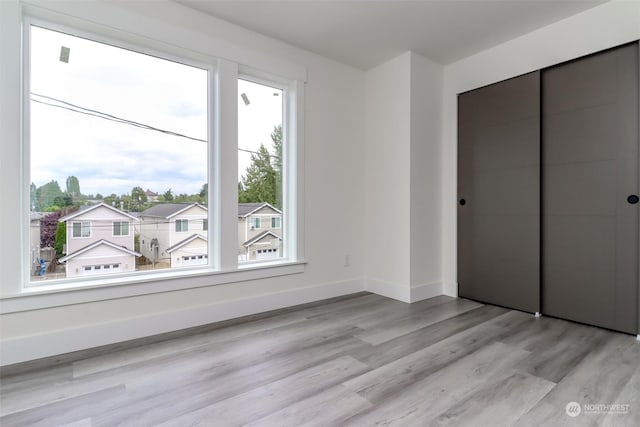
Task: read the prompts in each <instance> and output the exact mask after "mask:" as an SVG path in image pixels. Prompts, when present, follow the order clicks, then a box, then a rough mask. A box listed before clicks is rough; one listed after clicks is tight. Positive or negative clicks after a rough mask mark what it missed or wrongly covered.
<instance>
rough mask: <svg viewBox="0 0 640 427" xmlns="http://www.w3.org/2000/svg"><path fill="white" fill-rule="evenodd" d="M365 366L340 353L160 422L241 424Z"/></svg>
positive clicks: (178, 426)
mask: <svg viewBox="0 0 640 427" xmlns="http://www.w3.org/2000/svg"><path fill="white" fill-rule="evenodd" d="M368 370H369V367H368V366H367V365H365V364H364V363H362V362H359V361H357V360H356V359H354V358H352V357H350V356H343V357H340V358H337V359H334V360H330V361H328V362H326V363H322V364H319V365H315V366H312V367H311V368H308V369H305V370H302V371H300V372H298V373H295V374H293V375H290V376H288V377H285V378H282V379H280V380H278V381H274V382H271V383H269V384H266V385H263V386H261V387H257V388H254V389H252V390H250V391H247V392H244V393H242V394H238V395H236V396H233V397H230V398H228V399H225V400H221V401H219V402H217V403H215V404H213V405H209V406H206V407H204V408H201V409H198V410H197V411H193V412H189V413H186V414H184V415H183V416H180V417H177V418H173V419H171V420H169V421H167V422H165V423H162V424H160V425H162V426H165V427H168V426H174V427H181V426H184V425H206V424H207V423H212V422H214V421H215V422H217V423H221V424H223V425H226V426H240V425H244V424H247V423H249V422H251V421H253V420H257V419H260V418H262V417H265V416H267V415H269V414H271V413H273V412H277V411H279V410H281V409H282V408H285V407H287V406H289V405H293V404H295V403H296V402H298V401H300V400H303V399H305V398H306V397H309V396H311V395H313V394H315V393H318V392H321V391H323V390H325V389H327V388H329V387H331V386H334V385H336V384H338V383H340V382H342V381H344V380H347V379H349V378H351V377H353V376H356V375H358V374H360V373H363V372H366V371H368ZM145 421H146V420H145V419H139V422H141V423H143V424H147V423H146V422H145Z"/></svg>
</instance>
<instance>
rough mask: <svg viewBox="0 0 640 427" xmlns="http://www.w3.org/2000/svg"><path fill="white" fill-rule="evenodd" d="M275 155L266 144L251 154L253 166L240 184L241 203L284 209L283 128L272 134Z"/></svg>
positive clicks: (278, 127)
mask: <svg viewBox="0 0 640 427" xmlns="http://www.w3.org/2000/svg"><path fill="white" fill-rule="evenodd" d="M271 141H272V143H273V153H274V154H271V153H269V151H268V150H267V149H266V147H265V146H264V144H261V145H260V148H259V149H258V152H257V153H254V154H251V165H249V167H248V168H247V171H246V173H245V174H244V175H243V176H242V179H241V181H240V182H239V183H238V201H239V202H240V203H261V202H267V203H270V204H272V205H274V206H275V207H277V208H279V209H281V208H282V126H280V125H279V126H275V127H274V129H273V132H272V133H271Z"/></svg>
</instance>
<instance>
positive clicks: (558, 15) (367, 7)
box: [176, 0, 606, 70]
mask: <svg viewBox="0 0 640 427" xmlns="http://www.w3.org/2000/svg"><path fill="white" fill-rule="evenodd" d="M176 1H178V2H179V3H182V4H184V5H186V6H188V7H191V8H193V9H196V10H199V11H201V12H204V13H207V14H210V15H213V16H216V17H218V18H221V19H223V20H225V21H229V22H231V23H234V24H237V25H239V26H242V27H245V28H248V29H250V30H253V31H256V32H258V33H261V34H264V35H266V36H270V37H273V38H276V39H279V40H282V41H284V42H287V43H289V44H292V45H295V46H298V47H301V48H303V49H306V50H310V51H312V52H315V53H318V54H320V55H323V56H326V57H329V58H333V59H335V60H337V61H340V62H343V63H346V64H350V65H352V66H354V67H357V68H360V69H363V70H367V69H369V68H371V67H374V66H376V65H378V64H381V63H383V62H386V61H388V60H389V59H391V58H394V57H396V56H398V55H400V54H401V53H403V52H406V51H408V50H412V51H414V52H417V53H420V54H422V55H424V56H426V57H427V58H430V59H431V60H433V61H435V62H439V63H441V64H448V63H451V62H454V61H456V60H458V59H461V58H464V57H466V56H469V55H472V54H474V53H476V52H480V51H482V50H484V49H487V48H489V47H492V46H495V45H497V44H500V43H502V42H505V41H507V40H510V39H513V38H515V37H518V36H520V35H523V34H526V33H528V32H530V31H533V30H535V29H537V28H541V27H543V26H546V25H549V24H551V23H553V22H556V21H559V20H561V19H564V18H566V17H569V16H571V15H574V14H577V13H579V12H582V11H584V10H586V9H589V8H591V7H594V6H597V5H599V4H602V3H605V2H606V0H564V1H558V0H498V1H495V0H437V1H436V0H423V1H402V0H395V1H394V0H386V1H385V0H369V1H366V0H359V1H348V0H343V1H335V0H334V1H317V0H316V1H313V0H311V1H309V0H289V1H275V0H262V1H256V0H253V1H252V0H236V1H218V0H176Z"/></svg>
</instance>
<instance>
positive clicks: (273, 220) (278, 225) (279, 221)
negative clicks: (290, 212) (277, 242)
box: [271, 216, 282, 228]
mask: <svg viewBox="0 0 640 427" xmlns="http://www.w3.org/2000/svg"><path fill="white" fill-rule="evenodd" d="M276 221H277V223H278V224H277V225H273V224H274V223H275V222H276ZM271 228H282V217H280V216H272V217H271Z"/></svg>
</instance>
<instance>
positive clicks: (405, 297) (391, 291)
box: [365, 278, 411, 303]
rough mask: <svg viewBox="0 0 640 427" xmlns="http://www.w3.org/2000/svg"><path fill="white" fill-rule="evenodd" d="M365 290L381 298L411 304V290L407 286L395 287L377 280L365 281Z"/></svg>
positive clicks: (393, 284)
mask: <svg viewBox="0 0 640 427" xmlns="http://www.w3.org/2000/svg"><path fill="white" fill-rule="evenodd" d="M365 290H366V291H369V292H373V293H374V294H378V295H382V296H383V297H387V298H393V299H396V300H398V301H402V302H407V303H410V302H411V289H410V288H409V286H402V285H397V284H395V283H390V282H385V281H382V280H378V279H369V278H367V279H366V280H365Z"/></svg>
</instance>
